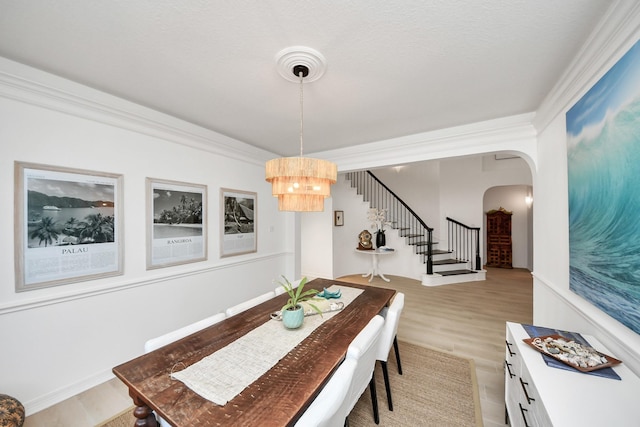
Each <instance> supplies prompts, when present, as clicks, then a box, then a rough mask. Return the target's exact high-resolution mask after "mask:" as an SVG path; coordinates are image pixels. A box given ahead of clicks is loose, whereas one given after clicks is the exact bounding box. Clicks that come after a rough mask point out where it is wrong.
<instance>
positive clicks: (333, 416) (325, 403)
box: [295, 359, 357, 427]
mask: <svg viewBox="0 0 640 427" xmlns="http://www.w3.org/2000/svg"><path fill="white" fill-rule="evenodd" d="M356 366H357V362H356V361H355V360H354V359H346V360H345V361H344V362H342V364H341V365H340V366H339V367H338V369H336V371H335V372H334V374H333V376H331V378H330V379H329V381H328V382H327V383H326V384H325V386H324V387H323V388H322V390H321V391H320V393H319V394H318V396H317V397H316V398H315V399H314V400H313V402H311V405H309V407H308V408H307V410H306V411H304V413H303V414H302V416H301V417H300V418H299V419H298V421H297V422H296V424H295V426H296V427H342V426H343V425H344V422H345V419H346V418H347V412H346V407H343V406H342V403H343V401H344V398H345V397H346V395H347V392H348V391H349V387H350V385H351V381H352V380H353V374H354V373H355V371H356Z"/></svg>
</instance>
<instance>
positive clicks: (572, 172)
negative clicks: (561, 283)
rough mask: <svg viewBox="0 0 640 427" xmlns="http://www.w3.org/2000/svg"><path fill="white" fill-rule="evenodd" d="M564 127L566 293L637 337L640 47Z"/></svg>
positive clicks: (590, 93) (574, 110)
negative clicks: (566, 200)
mask: <svg viewBox="0 0 640 427" xmlns="http://www.w3.org/2000/svg"><path fill="white" fill-rule="evenodd" d="M566 119H567V159H568V183H569V250H570V260H569V268H570V275H569V277H570V285H569V287H570V289H571V290H572V291H573V292H575V293H576V294H578V295H580V296H582V297H583V298H585V299H587V300H588V301H590V302H591V303H593V304H594V305H595V306H596V307H598V308H600V309H601V310H603V311H604V312H605V313H607V314H608V315H610V316H611V317H613V318H615V319H616V320H618V321H619V322H621V323H622V324H624V325H625V326H627V327H628V328H630V329H631V330H633V331H635V332H636V333H639V334H640V42H636V44H635V45H634V46H633V47H632V48H631V49H630V50H629V51H628V52H627V53H626V54H625V55H624V56H623V57H622V58H621V59H620V60H619V61H618V62H617V63H616V64H615V65H614V66H613V67H612V68H611V69H610V70H609V71H608V72H607V73H606V74H605V75H604V76H603V77H602V78H601V79H600V80H599V81H598V82H597V83H596V84H595V85H594V86H593V87H592V88H591V89H590V90H589V91H588V92H587V93H586V94H585V95H584V96H583V97H582V98H581V99H580V100H579V101H578V102H577V103H576V104H575V105H574V106H573V107H572V108H571V109H570V110H569V111H568V112H567V116H566Z"/></svg>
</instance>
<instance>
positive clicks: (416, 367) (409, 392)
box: [100, 342, 482, 427]
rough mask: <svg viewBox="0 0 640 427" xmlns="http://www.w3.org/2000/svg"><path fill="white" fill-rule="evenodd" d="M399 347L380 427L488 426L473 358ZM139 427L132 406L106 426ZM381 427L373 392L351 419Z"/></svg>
mask: <svg viewBox="0 0 640 427" xmlns="http://www.w3.org/2000/svg"><path fill="white" fill-rule="evenodd" d="M399 344H400V359H401V361H402V372H403V375H399V374H398V369H397V365H396V360H395V355H394V352H393V349H392V350H391V354H390V355H389V362H388V367H389V378H390V381H391V395H392V397H393V412H391V411H389V408H388V406H387V394H386V392H385V388H384V380H383V378H382V370H381V368H380V366H379V363H377V364H376V370H375V376H376V387H377V391H378V408H379V412H380V426H393V427H401V426H402V427H404V426H407V427H414V426H438V427H441V426H482V414H481V411H480V399H479V395H478V384H477V382H476V374H475V366H474V363H473V360H470V359H463V358H460V357H456V356H453V355H451V354H448V353H443V352H440V351H436V350H432V349H428V348H424V347H420V346H417V345H413V344H408V343H405V342H400V343H399ZM134 423H135V418H134V416H133V408H130V409H128V410H127V411H125V412H123V413H121V414H118V415H116V416H115V417H113V418H112V419H110V420H108V421H106V422H105V423H103V424H100V427H131V426H133V425H134ZM375 425H376V424H375V423H374V421H373V411H372V407H371V395H370V393H369V389H368V388H367V390H366V391H365V393H364V394H363V395H362V397H361V398H360V400H359V401H358V403H357V404H356V406H355V408H354V409H353V411H352V412H351V414H350V415H349V426H350V427H361V426H375Z"/></svg>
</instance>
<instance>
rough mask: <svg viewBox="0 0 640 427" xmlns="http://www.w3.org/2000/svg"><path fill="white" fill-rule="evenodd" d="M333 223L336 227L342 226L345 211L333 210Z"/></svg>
mask: <svg viewBox="0 0 640 427" xmlns="http://www.w3.org/2000/svg"><path fill="white" fill-rule="evenodd" d="M333 225H335V226H336V227H341V226H343V225H344V212H343V211H333Z"/></svg>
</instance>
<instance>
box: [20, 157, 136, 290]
mask: <svg viewBox="0 0 640 427" xmlns="http://www.w3.org/2000/svg"><path fill="white" fill-rule="evenodd" d="M122 179H123V178H122V175H117V174H112V173H105V172H95V171H88V170H81V169H72V168H64V167H58V166H49V165H41V164H35V163H26V162H15V212H16V215H15V227H14V229H15V244H16V251H15V270H16V274H15V277H16V291H18V292H20V291H28V290H32V289H39V288H44V287H49V286H58V285H64V284H69V283H73V282H80V281H88V280H94V279H99V278H103V277H108V276H115V275H121V274H123V271H124V269H123V262H124V261H123V260H124V258H123V244H122V242H123V226H122V218H123V216H122Z"/></svg>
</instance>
